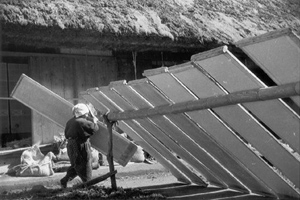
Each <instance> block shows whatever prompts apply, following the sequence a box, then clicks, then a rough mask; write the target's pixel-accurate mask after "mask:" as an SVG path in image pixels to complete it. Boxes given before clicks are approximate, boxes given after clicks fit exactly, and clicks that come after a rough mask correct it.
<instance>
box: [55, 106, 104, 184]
mask: <svg viewBox="0 0 300 200" xmlns="http://www.w3.org/2000/svg"><path fill="white" fill-rule="evenodd" d="M72 112H73V115H74V117H73V118H71V119H70V120H69V121H68V122H67V124H66V127H65V132H64V133H65V137H66V139H67V140H68V143H67V152H68V156H69V158H70V162H71V166H70V167H69V168H68V170H67V173H66V175H65V177H63V178H62V179H61V180H60V184H61V186H62V188H66V187H67V183H68V181H71V180H73V179H74V178H75V177H76V176H79V177H80V179H81V180H82V182H87V181H89V180H91V178H92V155H91V143H90V141H89V138H90V136H92V135H93V134H95V132H96V131H98V129H99V126H98V125H97V121H98V119H97V117H95V116H93V115H90V110H89V108H88V106H87V105H86V104H83V103H79V104H77V105H75V106H74V107H73V108H72Z"/></svg>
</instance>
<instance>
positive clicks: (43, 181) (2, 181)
mask: <svg viewBox="0 0 300 200" xmlns="http://www.w3.org/2000/svg"><path fill="white" fill-rule="evenodd" d="M115 170H117V171H118V172H117V174H116V182H117V187H120V188H124V189H125V188H139V187H147V186H155V185H162V184H173V183H178V181H177V179H176V178H175V177H174V176H173V175H172V174H171V173H170V172H169V171H168V170H167V169H165V168H164V167H163V166H162V165H160V164H159V163H157V162H156V161H154V162H153V164H146V163H132V162H130V163H128V164H127V166H125V167H123V166H120V165H118V164H116V165H115ZM108 172H109V167H108V166H100V167H99V168H98V169H97V170H93V178H96V177H99V176H101V175H104V174H106V173H108ZM64 175H65V172H58V173H55V174H54V175H52V176H49V177H14V176H9V175H6V174H3V175H1V176H0V199H3V198H4V197H5V199H10V198H9V194H10V193H16V192H22V191H32V192H35V193H36V192H38V191H40V190H45V189H59V188H60V184H59V180H60V179H61V178H62V177H63V176H64ZM79 183H81V181H80V179H79V178H78V177H77V178H75V179H74V180H72V181H71V182H69V183H68V188H72V186H74V185H76V184H79ZM96 185H97V186H103V187H108V188H109V187H111V181H110V178H108V179H106V180H104V181H102V182H100V183H98V184H96ZM21 195H22V193H20V195H19V196H18V197H19V198H20V199H22V196H21ZM1 196H2V197H1ZM13 199H14V198H13ZM25 199H26V198H25Z"/></svg>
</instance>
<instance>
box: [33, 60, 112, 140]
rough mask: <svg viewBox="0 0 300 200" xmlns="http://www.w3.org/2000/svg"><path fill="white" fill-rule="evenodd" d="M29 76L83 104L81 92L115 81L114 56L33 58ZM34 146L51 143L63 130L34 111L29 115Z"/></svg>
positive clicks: (65, 96) (67, 98)
mask: <svg viewBox="0 0 300 200" xmlns="http://www.w3.org/2000/svg"><path fill="white" fill-rule="evenodd" d="M29 71H30V74H29V76H30V77H31V78H33V79H34V80H35V81H37V82H39V83H40V84H42V85H44V86H45V87H47V88H48V89H50V90H52V91H53V92H55V93H56V94H58V95H60V96H61V97H63V98H65V99H66V100H68V101H70V102H71V103H73V104H76V103H78V102H81V101H83V100H82V99H81V97H80V92H83V91H85V90H87V89H88V88H94V87H99V86H105V85H108V84H109V83H110V82H111V81H113V80H116V78H117V65H116V60H115V58H113V57H99V56H74V57H73V56H68V57H64V56H45V57H41V56H36V57H35V56H33V57H30V60H29ZM32 130H33V135H34V137H33V143H36V142H42V143H49V142H52V140H53V136H54V135H58V133H59V132H63V129H62V128H61V127H59V126H57V125H56V124H54V123H52V122H50V121H49V120H48V119H46V118H44V117H43V116H41V115H39V114H38V113H36V112H33V114H32Z"/></svg>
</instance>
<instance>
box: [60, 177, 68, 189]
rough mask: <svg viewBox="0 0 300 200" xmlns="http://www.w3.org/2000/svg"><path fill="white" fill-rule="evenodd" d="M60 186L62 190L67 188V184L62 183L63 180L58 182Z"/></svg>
mask: <svg viewBox="0 0 300 200" xmlns="http://www.w3.org/2000/svg"><path fill="white" fill-rule="evenodd" d="M60 185H61V188H63V189H65V188H67V182H65V181H63V179H61V180H60Z"/></svg>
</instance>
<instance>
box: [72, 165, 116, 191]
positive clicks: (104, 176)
mask: <svg viewBox="0 0 300 200" xmlns="http://www.w3.org/2000/svg"><path fill="white" fill-rule="evenodd" d="M116 173H117V170H114V171H112V172H108V173H106V174H104V175H102V176H99V177H97V178H94V179H92V180H89V181H87V182H85V183H82V184H79V185H76V186H75V187H74V188H75V189H76V188H84V187H89V186H92V185H95V184H97V183H99V182H101V181H104V180H105V179H107V178H108V177H111V176H114V175H115V174H116Z"/></svg>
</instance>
